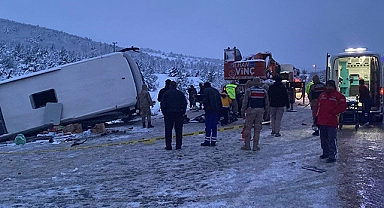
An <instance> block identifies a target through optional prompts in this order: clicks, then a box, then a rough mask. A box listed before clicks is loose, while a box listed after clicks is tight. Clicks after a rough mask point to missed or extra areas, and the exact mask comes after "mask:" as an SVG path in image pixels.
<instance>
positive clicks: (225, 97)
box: [220, 89, 232, 126]
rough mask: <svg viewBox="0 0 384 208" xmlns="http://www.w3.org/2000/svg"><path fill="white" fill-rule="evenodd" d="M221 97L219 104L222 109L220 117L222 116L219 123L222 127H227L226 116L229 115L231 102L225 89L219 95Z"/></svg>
mask: <svg viewBox="0 0 384 208" xmlns="http://www.w3.org/2000/svg"><path fill="white" fill-rule="evenodd" d="M220 96H221V104H222V105H223V107H222V108H221V112H220V114H221V116H223V117H224V118H223V121H222V122H221V125H222V126H225V125H228V114H229V106H231V103H232V100H231V98H229V96H228V93H227V91H226V90H225V89H223V91H222V92H221V93H220Z"/></svg>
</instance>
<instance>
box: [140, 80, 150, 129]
mask: <svg viewBox="0 0 384 208" xmlns="http://www.w3.org/2000/svg"><path fill="white" fill-rule="evenodd" d="M137 103H138V105H139V108H140V115H141V121H142V122H143V128H145V118H147V122H148V128H153V127H154V126H152V124H151V109H150V107H153V101H152V98H151V95H149V92H148V89H147V85H145V84H143V86H142V88H141V92H140V93H139V94H138V95H137Z"/></svg>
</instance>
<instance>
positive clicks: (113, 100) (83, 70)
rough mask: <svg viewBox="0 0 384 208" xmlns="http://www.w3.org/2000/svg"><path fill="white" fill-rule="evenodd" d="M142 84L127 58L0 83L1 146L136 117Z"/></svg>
mask: <svg viewBox="0 0 384 208" xmlns="http://www.w3.org/2000/svg"><path fill="white" fill-rule="evenodd" d="M142 84H143V78H142V75H141V72H140V71H139V68H138V66H137V64H136V62H135V61H134V60H133V59H132V58H131V57H130V56H129V55H128V54H127V53H125V52H116V53H111V54H107V55H103V56H99V57H95V58H91V59H86V60H82V61H79V62H75V63H70V64H66V65H62V66H58V67H55V68H51V69H46V70H43V71H38V72H34V73H31V74H28V75H23V76H20V77H15V78H11V79H8V80H4V81H1V82H0V98H1V99H0V141H1V140H6V139H9V138H12V137H13V136H14V135H16V134H17V133H24V134H28V133H33V132H36V131H40V130H43V129H46V128H47V126H48V125H51V124H52V123H53V124H55V125H58V124H60V125H66V124H70V123H74V122H80V123H83V122H87V121H94V122H99V123H100V122H104V121H110V120H112V119H117V118H124V117H126V116H129V115H131V114H132V113H134V112H136V109H135V108H136V96H137V94H138V93H139V92H140V90H141V86H142Z"/></svg>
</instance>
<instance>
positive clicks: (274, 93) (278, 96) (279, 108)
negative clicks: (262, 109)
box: [268, 75, 289, 137]
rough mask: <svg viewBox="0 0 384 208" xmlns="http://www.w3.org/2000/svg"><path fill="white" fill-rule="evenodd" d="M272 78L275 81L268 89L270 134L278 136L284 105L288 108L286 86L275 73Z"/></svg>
mask: <svg viewBox="0 0 384 208" xmlns="http://www.w3.org/2000/svg"><path fill="white" fill-rule="evenodd" d="M273 79H274V80H275V83H273V84H272V85H271V86H270V87H269V89H268V97H269V106H270V109H271V127H272V132H271V134H272V135H274V136H275V137H279V136H281V134H280V127H281V119H282V118H283V113H284V106H285V107H286V108H287V109H289V98H288V92H287V88H286V87H285V86H284V85H283V83H282V79H281V77H280V76H278V75H276V76H274V77H273Z"/></svg>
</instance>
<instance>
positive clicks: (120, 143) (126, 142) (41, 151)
mask: <svg viewBox="0 0 384 208" xmlns="http://www.w3.org/2000/svg"><path fill="white" fill-rule="evenodd" d="M243 126H244V125H236V126H228V127H222V128H218V129H217V131H227V130H234V129H240V128H243ZM199 134H205V131H196V132H191V133H185V134H183V137H187V136H196V135H199ZM175 137H176V136H175V135H174V136H173V137H172V138H175ZM163 139H165V137H154V138H150V139H140V140H132V141H124V142H114V143H104V144H95V145H89V146H81V145H79V146H73V147H63V148H55V149H45V150H33V151H24V152H0V155H6V154H8V155H9V154H31V153H49V152H61V151H69V150H82V149H90V148H100V147H111V146H120V145H127V144H138V143H144V144H154V143H155V141H158V140H163Z"/></svg>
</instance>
